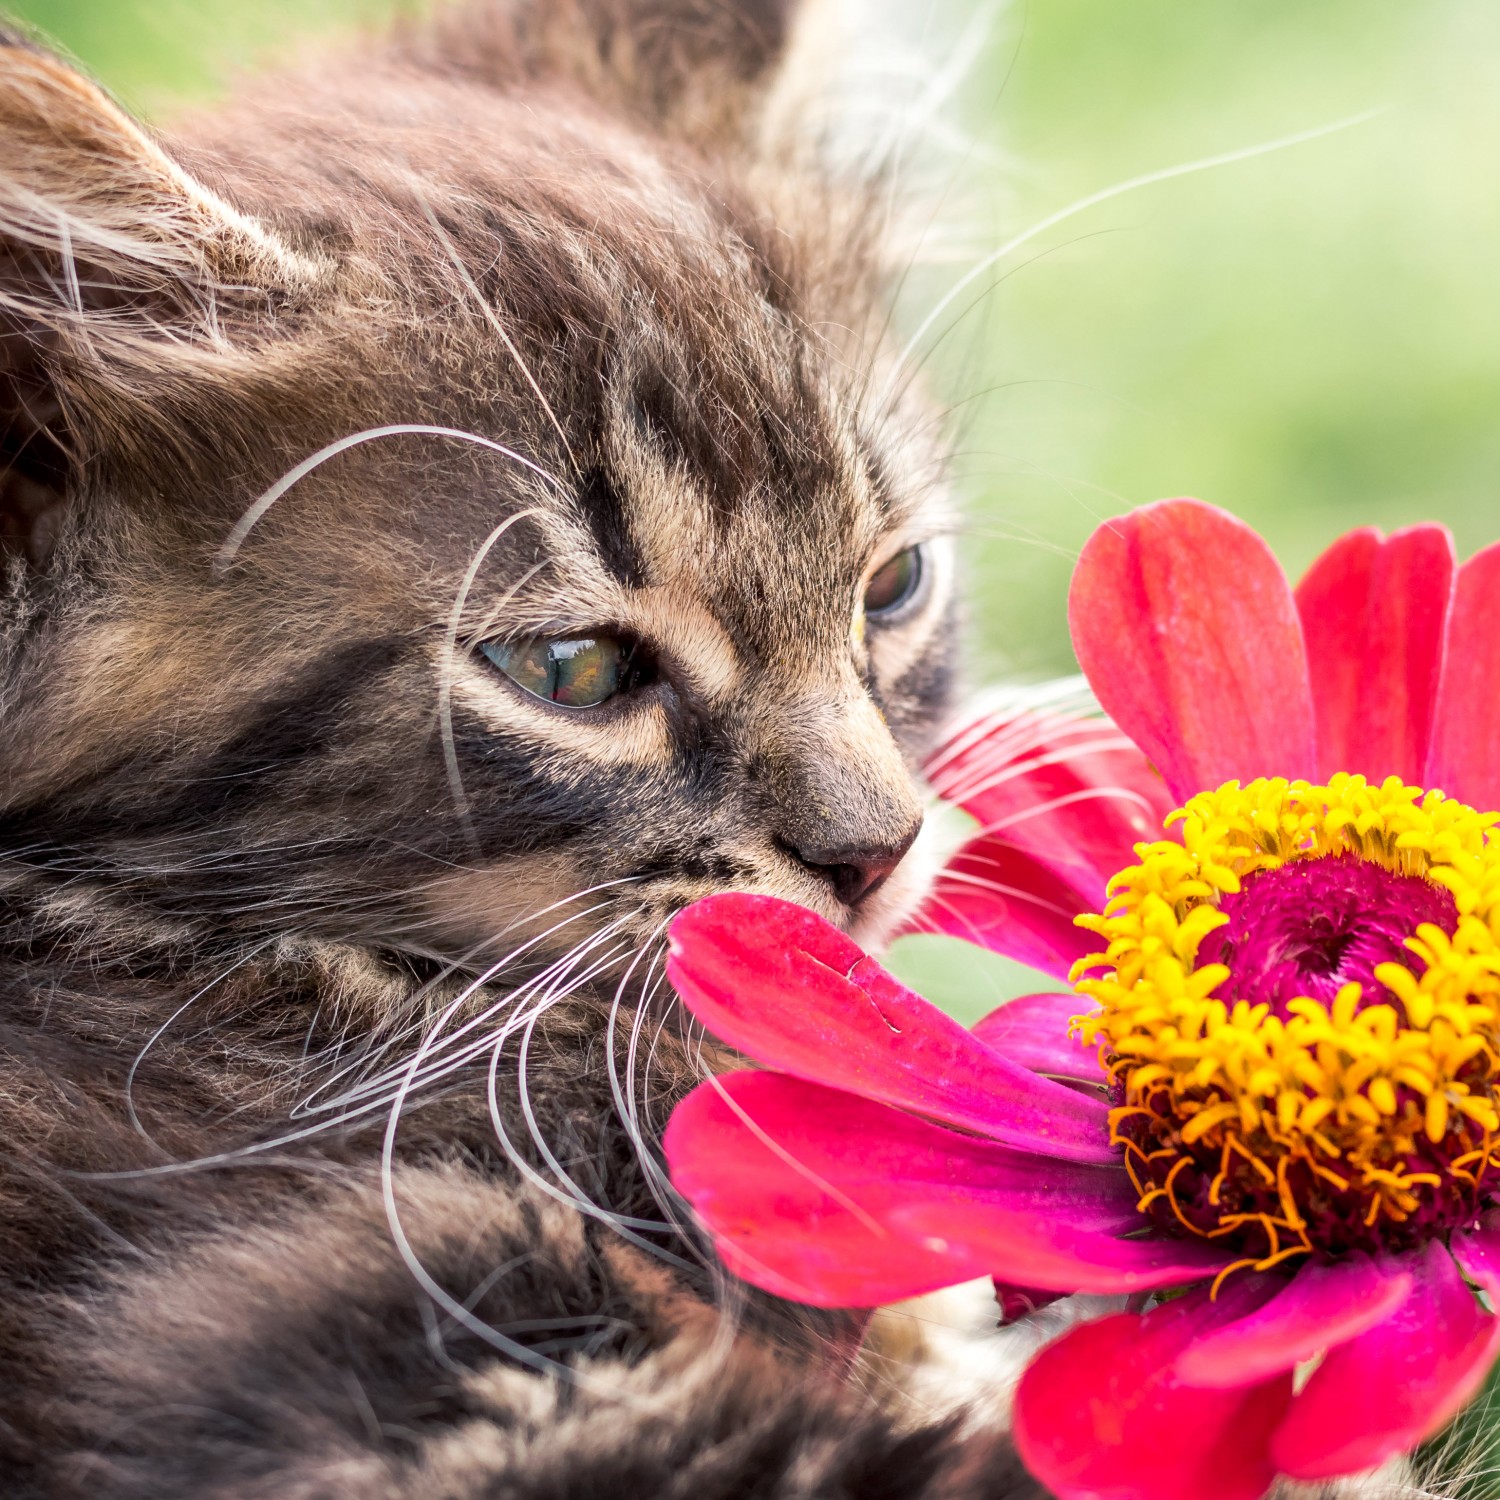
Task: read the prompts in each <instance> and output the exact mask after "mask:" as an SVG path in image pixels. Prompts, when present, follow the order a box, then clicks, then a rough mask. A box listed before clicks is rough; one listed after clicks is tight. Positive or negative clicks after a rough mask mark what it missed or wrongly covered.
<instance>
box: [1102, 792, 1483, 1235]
mask: <svg viewBox="0 0 1500 1500" xmlns="http://www.w3.org/2000/svg"><path fill="white" fill-rule="evenodd" d="M1167 822H1168V826H1169V827H1173V826H1174V825H1175V826H1176V828H1177V832H1178V835H1179V838H1178V839H1163V840H1160V841H1158V842H1156V843H1150V844H1138V845H1137V846H1136V850H1135V853H1136V857H1137V859H1138V860H1139V863H1138V864H1136V865H1133V866H1131V867H1130V868H1128V869H1125V870H1122V871H1121V872H1120V873H1119V874H1118V875H1116V876H1115V877H1114V879H1113V880H1112V881H1110V883H1109V891H1110V898H1109V901H1108V904H1107V905H1106V907H1105V910H1104V912H1103V913H1101V914H1099V915H1096V916H1087V917H1080V918H1079V919H1078V921H1079V925H1080V926H1082V927H1085V928H1088V929H1089V930H1090V931H1092V932H1094V933H1096V934H1097V935H1098V937H1099V939H1100V949H1101V951H1100V952H1099V953H1097V954H1094V955H1092V956H1091V957H1089V958H1085V959H1083V960H1081V961H1080V963H1079V964H1078V965H1076V966H1075V969H1074V980H1075V983H1076V987H1077V989H1078V991H1079V992H1080V993H1081V994H1083V995H1086V996H1088V997H1089V998H1090V999H1091V1000H1093V1001H1094V1002H1095V1004H1096V1006H1097V1007H1098V1008H1097V1009H1096V1010H1095V1011H1094V1012H1092V1013H1090V1014H1088V1015H1084V1016H1080V1017H1077V1018H1076V1019H1075V1021H1074V1023H1073V1024H1074V1031H1075V1033H1076V1034H1078V1035H1080V1036H1081V1037H1082V1038H1083V1039H1084V1040H1085V1041H1086V1042H1089V1043H1094V1044H1097V1045H1098V1048H1099V1055H1100V1059H1101V1062H1102V1063H1103V1065H1104V1066H1105V1068H1106V1069H1107V1071H1108V1074H1109V1077H1110V1080H1111V1083H1112V1085H1113V1087H1114V1090H1115V1096H1116V1099H1117V1101H1118V1107H1117V1108H1116V1109H1114V1110H1113V1111H1112V1113H1111V1116H1110V1119H1111V1129H1112V1132H1113V1135H1114V1138H1115V1139H1116V1140H1117V1141H1118V1142H1120V1143H1121V1144H1122V1145H1124V1146H1126V1148H1127V1150H1126V1158H1127V1165H1129V1164H1130V1162H1131V1159H1132V1158H1134V1159H1135V1161H1136V1162H1138V1163H1139V1165H1138V1166H1137V1165H1131V1166H1130V1171H1131V1176H1132V1178H1133V1179H1134V1181H1135V1183H1136V1185H1137V1187H1138V1189H1139V1190H1140V1198H1141V1206H1142V1207H1143V1208H1149V1209H1151V1211H1152V1212H1166V1213H1168V1214H1170V1215H1171V1217H1172V1218H1173V1219H1174V1220H1175V1221H1176V1222H1178V1223H1180V1224H1182V1225H1185V1226H1187V1227H1188V1228H1189V1229H1191V1230H1192V1231H1193V1232H1195V1233H1198V1234H1204V1235H1218V1234H1221V1233H1223V1232H1225V1229H1226V1228H1228V1227H1234V1228H1238V1229H1241V1230H1246V1231H1248V1230H1249V1229H1250V1227H1252V1226H1258V1228H1257V1229H1256V1231H1255V1232H1257V1233H1258V1234H1259V1235H1261V1236H1262V1237H1263V1238H1264V1240H1265V1246H1266V1248H1265V1250H1264V1251H1263V1252H1262V1253H1261V1254H1260V1255H1259V1256H1258V1257H1256V1258H1257V1259H1258V1260H1265V1259H1272V1258H1279V1257H1281V1256H1283V1255H1287V1254H1298V1253H1305V1252H1306V1251H1307V1250H1308V1249H1310V1248H1314V1247H1315V1246H1316V1245H1318V1244H1319V1235H1320V1234H1323V1233H1331V1234H1333V1235H1334V1236H1335V1237H1337V1235H1338V1234H1342V1233H1344V1230H1345V1228H1347V1226H1349V1225H1351V1224H1360V1223H1363V1224H1364V1225H1366V1226H1371V1227H1373V1226H1375V1225H1376V1224H1377V1223H1384V1224H1387V1225H1400V1224H1403V1223H1405V1222H1406V1221H1408V1220H1410V1219H1412V1218H1413V1216H1419V1215H1421V1214H1423V1213H1424V1211H1426V1210H1428V1209H1432V1210H1433V1212H1438V1210H1439V1208H1440V1207H1441V1204H1449V1203H1451V1202H1453V1201H1456V1198H1455V1195H1461V1196H1462V1197H1463V1198H1464V1199H1465V1201H1467V1200H1469V1199H1474V1198H1475V1197H1476V1195H1477V1191H1478V1188H1479V1184H1480V1180H1481V1179H1482V1178H1484V1177H1485V1175H1486V1174H1488V1173H1490V1172H1491V1170H1492V1169H1493V1168H1494V1165H1495V1164H1494V1161H1493V1157H1492V1148H1493V1144H1494V1142H1493V1139H1492V1138H1493V1137H1494V1136H1496V1135H1500V834H1496V833H1495V830H1496V828H1497V826H1500V814H1495V813H1479V812H1476V811H1475V810H1474V809H1472V808H1470V807H1466V806H1465V805H1464V804H1462V803H1459V802H1454V801H1450V800H1449V799H1448V798H1447V797H1445V796H1444V795H1443V794H1442V793H1441V792H1438V791H1423V790H1422V789H1421V788H1418V787H1412V786H1407V785H1405V784H1404V783H1403V782H1401V781H1400V780H1399V778H1396V777H1390V778H1388V779H1387V780H1386V781H1384V782H1382V783H1381V784H1380V785H1378V786H1372V785H1370V784H1369V783H1367V782H1366V781H1365V780H1364V778H1363V777H1359V776H1344V775H1339V776H1334V777H1333V778H1332V779H1331V780H1330V781H1329V783H1328V784H1327V785H1326V786H1315V785H1310V784H1309V783H1307V782H1302V781H1295V782H1288V781H1284V780H1279V779H1277V780H1269V779H1268V780H1260V781H1254V782H1251V783H1250V784H1249V785H1248V786H1243V787H1242V786H1240V785H1239V784H1238V783H1237V782H1230V783H1228V784H1227V785H1225V786H1223V787H1220V788H1219V789H1218V790H1217V791H1213V792H1204V793H1201V794H1200V795H1198V796H1196V797H1194V798H1192V799H1191V801H1189V802H1188V803H1187V805H1186V806H1185V807H1183V808H1181V809H1179V810H1178V811H1177V812H1175V813H1173V814H1172V815H1171V817H1170V818H1169V819H1168V820H1167ZM1335 856H1354V857H1356V858H1358V859H1360V860H1365V861H1369V862H1372V863H1374V864H1377V865H1379V866H1381V867H1382V868H1384V869H1386V870H1388V871H1390V872H1391V873H1392V874H1394V875H1399V876H1407V877H1419V878H1421V879H1423V880H1426V881H1428V882H1430V883H1431V884H1432V885H1434V886H1437V887H1440V888H1441V889H1442V890H1443V891H1445V892H1447V893H1449V895H1451V896H1452V898H1453V904H1454V907H1455V908H1456V912H1457V924H1456V927H1455V930H1454V931H1453V932H1452V933H1451V934H1450V933H1448V932H1446V931H1444V930H1443V929H1442V928H1441V927H1438V926H1436V925H1434V924H1433V923H1431V922H1423V923H1421V924H1420V925H1419V926H1417V927H1416V930H1415V931H1413V932H1412V933H1411V934H1410V936H1409V937H1408V939H1407V941H1406V947H1407V949H1408V951H1409V952H1410V954H1411V961H1410V966H1408V965H1407V964H1404V963H1385V964H1381V965H1379V966H1378V967H1377V968H1376V969H1375V970H1374V977H1375V979H1376V980H1377V981H1378V983H1379V984H1381V985H1383V986H1384V987H1385V988H1386V990H1387V991H1388V992H1389V995H1390V997H1393V1000H1394V1003H1391V1002H1390V1001H1389V1000H1386V999H1382V998H1379V997H1378V996H1372V997H1371V998H1372V1002H1373V1003H1368V1004H1367V1003H1365V999H1364V996H1363V994H1362V992H1361V987H1360V985H1358V984H1346V985H1344V986H1343V988H1341V989H1340V990H1339V991H1338V993H1337V994H1336V995H1335V996H1334V998H1333V999H1332V1001H1331V1002H1328V1003H1325V1002H1323V1001H1319V1000H1315V999H1312V998H1309V997H1306V996H1303V997H1299V998H1296V999H1293V1000H1292V1001H1290V1003H1288V1004H1287V1005H1285V1006H1284V1007H1282V1009H1283V1010H1284V1014H1279V1015H1278V1014H1274V1013H1273V1011H1272V1007H1270V1006H1269V1005H1267V1004H1263V1003H1254V1002H1253V1001H1250V1000H1246V999H1244V998H1242V997H1239V996H1237V995H1235V994H1234V993H1233V980H1232V975H1231V973H1230V970H1229V969H1228V968H1226V967H1225V966H1224V965H1223V964H1221V963H1217V962H1215V963H1204V964H1202V965H1201V966H1200V965H1199V963H1198V955H1199V952H1200V950H1201V948H1202V945H1203V943H1204V941H1205V939H1206V938H1207V937H1208V936H1209V935H1210V934H1211V933H1213V932H1214V931H1215V930H1216V929H1217V928H1219V927H1221V926H1223V925H1224V924H1225V923H1226V922H1228V921H1229V916H1228V914H1227V913H1226V912H1224V911H1222V910H1220V902H1221V901H1222V900H1223V898H1224V896H1225V895H1226V894H1230V893H1237V892H1240V891H1241V890H1243V889H1244V887H1245V885H1246V883H1247V881H1250V880H1252V879H1253V877H1255V876H1256V875H1258V874H1260V873H1261V872H1263V871H1267V870H1272V869H1276V868H1278V867H1280V866H1282V865H1285V864H1287V863H1289V862H1292V861H1304V860H1315V859H1321V858H1327V857H1335ZM1184 1174H1187V1175H1184ZM1184 1193H1186V1194H1187V1195H1188V1196H1186V1197H1184V1196H1183V1194H1184ZM1194 1195H1196V1196H1194ZM1163 1200H1165V1201H1163ZM1320 1225H1322V1226H1324V1228H1323V1229H1320ZM1328 1225H1332V1226H1333V1228H1332V1229H1327V1227H1326V1226H1328ZM1341 1226H1342V1227H1341ZM1381 1232H1382V1233H1384V1232H1385V1231H1383V1230H1382V1231H1381ZM1287 1245H1290V1248H1286V1246H1287ZM1322 1248H1330V1247H1329V1246H1328V1245H1327V1244H1323V1245H1322ZM1334 1248H1337V1247H1334Z"/></svg>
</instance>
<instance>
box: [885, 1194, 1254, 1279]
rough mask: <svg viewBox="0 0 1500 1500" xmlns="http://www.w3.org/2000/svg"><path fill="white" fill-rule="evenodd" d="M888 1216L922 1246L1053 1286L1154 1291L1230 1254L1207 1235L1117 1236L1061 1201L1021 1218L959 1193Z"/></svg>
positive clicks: (1207, 1270)
mask: <svg viewBox="0 0 1500 1500" xmlns="http://www.w3.org/2000/svg"><path fill="white" fill-rule="evenodd" d="M890 1221H891V1223H892V1224H893V1225H895V1226H896V1227H897V1228H899V1229H901V1230H903V1231H904V1232H906V1233H908V1234H911V1235H913V1236H915V1237H916V1238H917V1239H918V1240H919V1241H920V1242H921V1243H922V1244H923V1245H925V1246H926V1247H927V1248H929V1249H932V1250H937V1249H939V1248H943V1249H946V1250H947V1252H948V1253H950V1254H953V1255H957V1256H959V1257H961V1258H962V1259H965V1260H970V1259H973V1260H978V1261H980V1262H981V1263H982V1264H983V1265H984V1268H985V1270H986V1271H988V1272H989V1274H990V1275H992V1276H994V1277H997V1278H998V1279H999V1280H1001V1281H1004V1282H1008V1283H1013V1284H1018V1285H1021V1286H1036V1287H1049V1288H1055V1289H1056V1290H1058V1291H1069V1292H1104V1293H1113V1292H1150V1291H1156V1290H1158V1289H1159V1288H1161V1287H1175V1286H1181V1285H1183V1284H1184V1283H1185V1282H1191V1281H1198V1280H1201V1279H1203V1278H1204V1277H1207V1276H1213V1275H1214V1274H1216V1273H1217V1272H1219V1271H1222V1270H1223V1269H1224V1267H1225V1266H1227V1265H1228V1264H1229V1263H1230V1262H1231V1261H1232V1260H1233V1259H1234V1256H1233V1254H1231V1253H1230V1252H1228V1251H1225V1250H1222V1249H1220V1248H1218V1247H1217V1246H1215V1245H1213V1244H1211V1243H1210V1242H1209V1241H1207V1240H1189V1239H1176V1238H1169V1237H1161V1238H1145V1239H1118V1238H1116V1237H1115V1236H1114V1235H1111V1234H1104V1233H1100V1232H1099V1231H1098V1230H1097V1229H1093V1228H1089V1227H1080V1226H1079V1222H1078V1219H1077V1216H1075V1215H1074V1214H1073V1213H1071V1211H1069V1210H1068V1208H1067V1207H1066V1205H1059V1208H1058V1211H1057V1212H1055V1213H1053V1214H1044V1215H1041V1216H1036V1217H1031V1218H1028V1217H1027V1216H1026V1215H1024V1214H1009V1213H994V1212H991V1211H989V1210H988V1209H986V1208H985V1207H984V1206H983V1205H982V1204H974V1203H968V1202H965V1201H964V1200H963V1199H962V1198H961V1197H960V1198H957V1199H955V1200H954V1201H953V1202H951V1203H936V1202H928V1201H920V1202H912V1203H908V1204H904V1205H902V1206H901V1207H898V1208H895V1209H893V1210H892V1212H891V1215H890ZM1144 1223H1145V1221H1144V1220H1143V1219H1140V1218H1137V1219H1136V1220H1135V1225H1141V1224H1144ZM1132 1227H1133V1226H1132Z"/></svg>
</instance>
